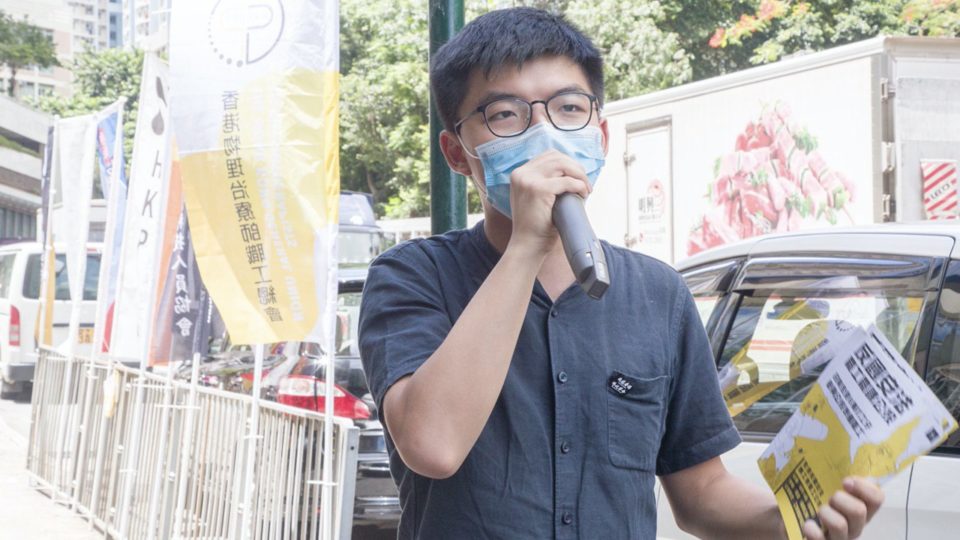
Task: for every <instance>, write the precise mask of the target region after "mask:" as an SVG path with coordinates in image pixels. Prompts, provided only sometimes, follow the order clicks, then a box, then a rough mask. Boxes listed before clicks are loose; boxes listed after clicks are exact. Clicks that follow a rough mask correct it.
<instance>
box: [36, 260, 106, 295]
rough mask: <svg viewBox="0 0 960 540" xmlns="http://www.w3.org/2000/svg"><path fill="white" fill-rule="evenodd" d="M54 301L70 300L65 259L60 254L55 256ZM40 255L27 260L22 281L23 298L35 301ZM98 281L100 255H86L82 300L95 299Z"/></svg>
mask: <svg viewBox="0 0 960 540" xmlns="http://www.w3.org/2000/svg"><path fill="white" fill-rule="evenodd" d="M54 270H55V272H56V281H55V290H56V299H57V300H70V282H69V281H68V279H67V257H66V255H64V254H62V253H58V254H57V260H56V266H55V269H54ZM41 279H42V278H41V270H40V254H39V253H34V254H32V255H30V256H29V257H28V258H27V268H26V275H24V279H23V296H24V298H30V299H33V300H36V299H38V298H40V288H41V287H40V281H41ZM99 279H100V255H99V254H97V253H91V254H88V255H87V269H86V272H85V274H84V280H83V299H84V300H96V299H97V283H98V281H99Z"/></svg>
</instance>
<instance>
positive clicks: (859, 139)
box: [587, 36, 960, 264]
mask: <svg viewBox="0 0 960 540" xmlns="http://www.w3.org/2000/svg"><path fill="white" fill-rule="evenodd" d="M603 116H604V118H606V120H607V122H608V127H609V148H608V153H607V163H606V166H605V167H604V169H603V172H602V173H601V176H600V179H599V181H598V183H597V187H596V189H595V190H594V192H593V194H592V195H591V197H590V201H589V202H588V204H587V212H588V215H589V217H590V220H591V223H592V224H593V227H594V230H595V231H596V233H597V235H598V236H599V237H601V238H604V239H606V240H608V241H610V242H612V243H614V244H619V245H623V246H626V247H629V248H631V249H635V250H638V251H640V252H643V253H646V254H648V255H651V256H653V257H656V258H658V259H661V260H663V261H666V262H668V263H671V264H673V263H675V262H677V261H679V260H681V259H684V258H686V257H688V256H690V255H694V254H696V253H699V252H701V251H703V250H706V249H709V248H712V247H716V246H719V245H723V244H727V243H730V242H735V241H737V240H741V239H746V238H750V237H754V236H758V235H761V234H766V233H774V232H788V231H795V230H806V229H812V228H819V227H830V226H834V225H840V226H846V225H860V224H868V223H879V222H887V221H917V220H928V219H933V220H936V219H958V217H960V205H958V199H960V193H958V189H960V188H958V181H957V175H958V172H957V171H958V167H957V165H958V162H960V39H947V38H920V37H897V38H894V37H886V36H880V37H877V38H873V39H870V40H866V41H862V42H859V43H854V44H850V45H845V46H840V47H836V48H833V49H829V50H826V51H822V52H817V53H808V54H805V55H801V56H794V57H791V58H787V59H784V60H782V61H780V62H777V63H774V64H769V65H764V66H759V67H755V68H751V69H747V70H743V71H740V72H736V73H731V74H728V75H723V76H719V77H715V78H712V79H707V80H703V81H698V82H694V83H690V84H686V85H683V86H679V87H674V88H670V89H667V90H662V91H658V92H654V93H650V94H646V95H642V96H638V97H633V98H628V99H624V100H620V101H616V102H611V103H608V104H606V105H605V106H604V108H603ZM957 226H958V227H960V221H958V222H957Z"/></svg>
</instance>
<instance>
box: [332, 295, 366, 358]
mask: <svg viewBox="0 0 960 540" xmlns="http://www.w3.org/2000/svg"><path fill="white" fill-rule="evenodd" d="M360 297H361V293H359V292H348V293H340V294H339V295H337V354H338V355H345V356H360V346H359V345H358V343H357V333H358V332H359V330H358V327H359V324H360Z"/></svg>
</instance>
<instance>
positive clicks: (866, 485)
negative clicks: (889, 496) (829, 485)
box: [803, 476, 884, 540]
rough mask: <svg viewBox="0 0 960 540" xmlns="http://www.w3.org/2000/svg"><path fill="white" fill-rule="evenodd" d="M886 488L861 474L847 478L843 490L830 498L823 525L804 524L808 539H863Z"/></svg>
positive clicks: (881, 501) (824, 511)
mask: <svg viewBox="0 0 960 540" xmlns="http://www.w3.org/2000/svg"><path fill="white" fill-rule="evenodd" d="M883 499H884V495H883V491H882V490H881V489H880V486H878V485H877V484H876V483H874V482H872V481H870V480H867V479H865V478H859V477H853V476H851V477H849V478H846V479H845V480H844V481H843V490H841V491H838V492H836V493H834V494H833V497H830V502H829V504H825V505H823V507H822V508H821V509H820V512H819V517H820V523H821V524H822V528H821V527H818V526H817V523H816V522H815V521H813V520H810V521H807V522H806V523H805V524H804V525H803V536H804V537H805V538H807V539H808V540H847V539H851V540H852V539H854V538H859V537H860V534H862V533H863V527H864V526H865V525H866V524H867V523H868V522H869V521H870V519H872V518H873V515H874V514H876V513H877V510H878V509H879V508H880V505H881V504H883Z"/></svg>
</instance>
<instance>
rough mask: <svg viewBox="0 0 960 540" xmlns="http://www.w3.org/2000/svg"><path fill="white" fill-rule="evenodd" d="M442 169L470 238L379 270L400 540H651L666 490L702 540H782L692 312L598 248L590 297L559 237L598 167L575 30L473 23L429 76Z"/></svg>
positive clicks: (376, 285)
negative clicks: (600, 290)
mask: <svg viewBox="0 0 960 540" xmlns="http://www.w3.org/2000/svg"><path fill="white" fill-rule="evenodd" d="M431 70H432V81H431V84H432V88H433V92H434V95H435V96H436V99H437V104H438V109H439V111H440V115H441V117H442V118H443V121H444V123H445V126H446V131H444V132H443V134H442V135H441V138H440V143H441V146H442V148H443V152H444V155H445V156H446V159H447V162H448V163H449V165H450V167H451V168H452V169H453V170H455V171H457V172H458V173H460V174H463V175H465V176H469V177H470V178H471V179H472V181H473V182H474V183H475V185H476V187H477V189H478V190H479V191H480V192H481V193H483V194H484V199H485V200H484V205H483V206H484V217H485V219H484V221H483V222H482V224H480V225H478V226H476V227H474V228H473V229H471V230H464V231H455V232H451V233H448V234H446V235H443V236H438V237H433V238H430V239H426V240H418V241H413V242H408V243H405V244H403V245H401V246H398V247H396V248H394V249H392V250H390V251H389V252H387V253H385V254H384V255H382V256H381V257H380V258H378V259H377V260H376V261H375V262H374V263H373V264H372V265H371V267H370V271H369V275H368V278H367V283H366V289H365V290H364V297H363V305H362V308H361V315H360V347H361V356H362V357H363V363H364V369H365V371H366V375H367V379H368V382H369V385H370V389H371V391H372V393H373V395H374V398H375V399H376V401H377V405H378V408H379V411H380V417H381V419H382V420H383V422H384V425H385V427H386V429H385V432H386V440H387V446H388V449H389V452H390V463H391V471H392V473H393V477H394V479H395V480H396V481H397V483H398V486H399V489H400V498H401V505H402V507H403V517H402V519H401V522H400V537H401V538H405V539H406V538H428V539H433V538H451V539H465V538H504V539H519V538H531V539H541V538H609V539H615V538H643V539H647V538H653V537H654V536H655V533H656V502H655V499H654V490H653V486H654V475H655V474H656V475H659V476H660V477H661V480H662V483H663V486H664V489H665V490H666V493H667V496H668V497H669V499H670V503H671V505H672V506H673V509H674V513H675V515H676V517H677V519H678V521H679V522H680V524H681V525H682V526H683V527H684V528H685V529H686V530H688V531H690V532H691V533H693V534H696V535H698V536H702V537H707V538H737V539H743V538H763V539H768V538H783V537H785V531H784V527H783V522H782V520H781V518H780V515H779V513H778V511H777V506H776V503H775V501H774V498H773V495H772V494H771V493H770V492H769V490H765V489H762V488H759V487H756V486H754V485H752V484H750V483H748V482H746V481H742V480H740V479H737V478H735V477H732V476H731V475H729V474H728V473H727V471H726V470H725V469H724V466H723V464H722V463H721V461H720V458H719V457H718V456H720V454H722V453H723V452H726V451H727V450H730V449H731V448H733V447H735V446H736V445H737V444H738V443H739V440H740V439H739V436H738V434H737V431H736V429H735V428H734V426H733V424H732V422H731V419H730V417H729V415H728V413H727V410H726V408H725V406H724V403H723V401H722V398H721V396H720V391H719V387H718V382H717V372H716V368H715V364H714V362H713V358H712V355H711V352H710V349H709V346H708V343H707V339H706V335H705V332H704V330H703V327H702V325H701V323H700V319H699V317H698V315H697V311H696V308H695V306H694V303H693V300H692V298H691V296H690V294H689V292H688V291H687V289H686V287H685V286H684V284H683V282H682V280H681V278H680V277H679V276H678V275H677V273H676V272H675V271H673V270H672V269H671V268H669V267H668V266H666V265H664V264H662V263H659V262H657V261H655V260H653V259H651V258H648V257H644V256H642V255H640V254H637V253H634V252H631V251H627V250H624V249H620V248H616V247H613V246H610V245H608V244H604V250H605V254H606V257H607V263H608V266H609V273H610V275H611V281H612V284H611V287H610V289H609V290H608V291H607V293H606V295H605V296H604V297H603V299H602V300H600V301H597V300H593V299H590V298H588V297H587V296H586V295H585V293H584V292H583V291H582V290H581V289H580V287H579V286H577V284H576V283H575V282H574V276H573V273H572V271H571V270H570V267H569V265H568V263H567V259H566V257H565V255H564V253H563V248H562V244H561V243H560V242H559V240H558V235H557V231H556V230H555V228H554V226H553V224H552V221H551V210H552V208H553V204H554V201H555V199H556V197H557V195H559V194H563V193H576V194H578V195H580V196H582V197H584V198H586V197H587V196H588V195H589V193H590V190H591V187H590V186H591V183H592V182H593V181H594V180H595V179H596V175H597V173H598V172H599V168H600V166H601V165H602V160H603V156H604V154H605V153H606V145H607V140H608V134H607V124H606V122H605V121H604V120H603V119H602V118H601V117H600V106H601V103H602V95H603V77H602V61H601V58H600V56H599V54H598V52H597V50H596V49H595V48H594V47H593V45H592V44H591V43H590V41H589V40H588V39H587V38H585V37H584V36H583V35H581V34H580V33H579V32H578V31H577V30H575V29H574V28H572V27H571V26H570V25H569V24H568V23H566V22H565V21H564V20H563V19H561V18H559V17H556V16H554V15H551V14H548V13H546V12H543V11H538V10H533V9H523V8H521V9H512V10H504V11H495V12H492V13H489V14H487V15H484V16H482V17H479V18H477V19H476V20H475V21H473V22H471V23H470V24H469V25H467V26H466V27H465V28H464V29H463V31H462V32H461V33H460V34H458V35H457V36H456V37H455V38H454V39H452V40H451V41H450V42H449V43H448V44H447V45H445V46H444V47H443V48H442V49H441V50H440V51H439V52H438V53H437V54H436V56H435V58H434V59H433V64H432V68H431ZM882 498H883V495H882V493H881V492H880V490H879V489H878V488H877V487H876V486H875V485H873V484H871V483H869V482H866V481H864V480H859V479H850V481H849V482H848V485H847V489H846V491H844V492H840V493H838V494H837V495H836V496H834V497H833V498H832V499H831V501H830V505H828V506H826V507H824V508H823V510H822V511H821V513H820V520H821V522H822V524H823V526H824V529H825V531H824V530H821V529H820V528H819V527H817V526H816V524H814V523H813V522H811V523H808V524H807V526H806V528H805V529H804V530H805V533H806V534H807V535H808V536H809V538H812V539H821V538H824V537H825V536H829V538H830V539H831V540H840V539H844V538H854V537H856V536H858V535H859V534H860V531H861V530H862V528H863V525H864V523H865V522H866V521H867V520H868V519H869V517H870V516H871V515H872V514H873V512H875V511H876V509H877V507H878V506H879V505H880V503H881V501H882Z"/></svg>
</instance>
